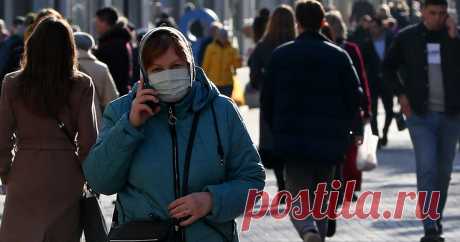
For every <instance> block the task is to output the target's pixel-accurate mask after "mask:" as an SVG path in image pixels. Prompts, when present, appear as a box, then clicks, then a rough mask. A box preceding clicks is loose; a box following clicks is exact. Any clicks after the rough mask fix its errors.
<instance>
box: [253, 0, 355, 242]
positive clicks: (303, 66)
mask: <svg viewBox="0 0 460 242" xmlns="http://www.w3.org/2000/svg"><path fill="white" fill-rule="evenodd" d="M324 14H325V13H324V9H323V6H322V5H321V3H320V2H318V1H316V0H307V1H305V0H304V1H298V3H297V4H296V10H295V15H296V20H297V28H298V32H299V33H300V35H299V36H298V37H297V38H296V39H295V40H294V41H293V42H289V43H287V44H284V45H282V46H281V47H278V48H277V49H275V51H274V52H273V55H272V57H271V60H270V63H269V65H268V68H267V74H266V77H267V79H265V81H264V84H263V89H262V90H263V92H262V96H261V102H262V105H264V106H265V107H264V119H265V120H266V121H267V123H268V125H269V127H270V129H271V131H272V132H273V137H274V141H275V142H274V152H275V153H277V154H279V155H281V156H282V157H283V158H284V159H285V161H286V166H285V169H286V171H285V174H286V177H285V178H286V188H287V190H288V191H289V192H291V194H293V196H294V195H297V194H298V193H299V191H301V190H303V189H307V190H308V191H309V198H310V204H313V201H314V198H315V193H314V191H315V189H316V187H317V185H318V184H319V183H326V184H328V185H329V184H330V183H331V181H332V179H333V177H334V174H335V168H336V166H337V164H339V163H341V162H343V157H344V156H345V154H346V151H347V149H348V148H349V147H350V144H351V140H352V138H353V137H352V136H351V134H350V133H351V132H352V131H355V130H353V128H354V127H355V126H356V125H355V122H356V121H355V120H356V117H358V114H359V111H360V105H361V101H362V92H361V91H360V83H359V78H358V76H357V75H356V71H355V69H354V67H353V65H352V63H351V60H350V57H349V56H348V54H347V53H346V52H345V51H344V50H343V49H341V48H339V47H337V46H335V45H333V44H331V43H330V41H329V40H328V39H327V38H326V37H324V36H323V35H322V34H320V33H319V31H320V29H321V27H322V25H323V24H324ZM306 56H308V58H305V57H306ZM359 141H360V139H358V138H357V142H359ZM327 199H328V198H327V196H326V198H325V201H323V204H320V205H316V206H317V207H318V208H319V207H322V208H323V209H325V208H326V207H327ZM296 203H297V204H296ZM298 203H299V200H297V201H296V202H295V204H294V206H299V207H300V206H301V205H300V204H298ZM290 215H291V220H292V223H293V224H294V227H295V229H296V230H297V232H298V233H299V235H300V237H301V238H303V241H308V242H316V241H318V242H320V241H323V240H324V238H325V236H326V233H327V229H328V225H327V219H326V218H324V219H318V218H312V217H311V216H308V217H307V218H302V219H299V218H296V217H295V216H294V215H293V214H292V213H291V214H290Z"/></svg>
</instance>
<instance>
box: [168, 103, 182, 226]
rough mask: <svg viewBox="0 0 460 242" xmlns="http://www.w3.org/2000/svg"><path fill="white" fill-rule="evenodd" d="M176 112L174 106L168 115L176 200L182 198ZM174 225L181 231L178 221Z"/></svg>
mask: <svg viewBox="0 0 460 242" xmlns="http://www.w3.org/2000/svg"><path fill="white" fill-rule="evenodd" d="M176 122H177V118H176V110H175V107H174V106H173V105H170V106H169V114H168V124H169V131H170V133H171V140H172V157H173V170H174V196H175V199H178V198H179V197H180V195H181V194H180V178H179V177H180V174H179V149H178V144H177V131H176ZM176 222H177V223H175V225H174V230H175V231H176V232H178V231H179V225H178V221H176Z"/></svg>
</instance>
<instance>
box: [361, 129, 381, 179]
mask: <svg viewBox="0 0 460 242" xmlns="http://www.w3.org/2000/svg"><path fill="white" fill-rule="evenodd" d="M378 142H379V137H378V136H376V135H373V134H372V129H371V127H370V125H369V124H367V125H366V126H364V140H363V144H362V145H360V146H359V147H358V156H357V158H356V167H357V168H358V170H360V171H371V170H373V169H375V168H376V167H377V163H378V161H377V145H378Z"/></svg>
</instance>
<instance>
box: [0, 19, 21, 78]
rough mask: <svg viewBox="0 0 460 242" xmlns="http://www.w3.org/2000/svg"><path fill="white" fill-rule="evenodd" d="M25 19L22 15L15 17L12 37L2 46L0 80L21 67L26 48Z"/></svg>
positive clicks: (0, 51)
mask: <svg viewBox="0 0 460 242" xmlns="http://www.w3.org/2000/svg"><path fill="white" fill-rule="evenodd" d="M24 20H25V19H24V17H22V16H18V17H16V18H15V19H14V21H13V26H12V28H11V35H10V37H8V38H7V39H6V40H5V41H4V42H3V43H2V45H1V46H0V81H3V78H4V76H5V75H6V74H8V73H10V72H13V71H15V70H17V69H18V68H19V62H20V59H21V55H22V52H23V49H24V31H25V26H24Z"/></svg>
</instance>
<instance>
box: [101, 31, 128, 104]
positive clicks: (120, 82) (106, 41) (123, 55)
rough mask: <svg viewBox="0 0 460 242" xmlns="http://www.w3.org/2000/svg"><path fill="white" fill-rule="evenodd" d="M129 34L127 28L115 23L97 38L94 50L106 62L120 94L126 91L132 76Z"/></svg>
mask: <svg viewBox="0 0 460 242" xmlns="http://www.w3.org/2000/svg"><path fill="white" fill-rule="evenodd" d="M130 41H131V35H130V34H129V32H128V30H127V29H125V28H124V27H121V26H119V25H115V27H113V28H112V29H111V30H109V31H108V32H107V33H105V34H103V35H102V36H101V37H100V38H99V46H98V49H97V50H96V51H95V53H94V54H95V55H96V57H97V58H98V60H100V61H102V62H104V63H105V64H107V66H108V67H109V70H110V74H112V76H113V79H114V81H115V84H116V85H117V89H118V92H119V93H120V95H125V94H126V93H128V84H129V83H130V80H131V77H132V70H133V67H132V47H131V43H130Z"/></svg>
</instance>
